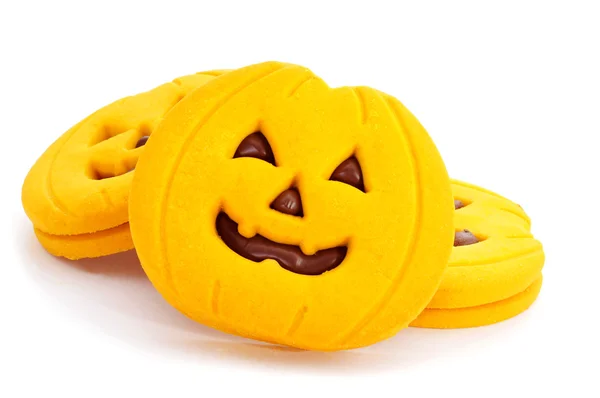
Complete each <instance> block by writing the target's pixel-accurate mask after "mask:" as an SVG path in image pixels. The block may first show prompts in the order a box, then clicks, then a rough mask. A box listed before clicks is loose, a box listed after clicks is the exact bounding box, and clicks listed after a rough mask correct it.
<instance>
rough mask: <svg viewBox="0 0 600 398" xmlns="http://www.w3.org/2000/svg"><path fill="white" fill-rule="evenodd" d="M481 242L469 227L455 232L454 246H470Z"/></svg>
mask: <svg viewBox="0 0 600 398" xmlns="http://www.w3.org/2000/svg"><path fill="white" fill-rule="evenodd" d="M475 243H479V239H477V237H476V236H475V235H473V233H471V231H469V230H468V229H465V230H462V231H457V232H455V233H454V246H455V247H456V246H468V245H473V244H475Z"/></svg>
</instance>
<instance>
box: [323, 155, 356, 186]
mask: <svg viewBox="0 0 600 398" xmlns="http://www.w3.org/2000/svg"><path fill="white" fill-rule="evenodd" d="M329 179H330V180H331V181H339V182H343V183H345V184H348V185H352V186H353V187H354V188H356V189H360V190H361V191H363V192H365V183H364V182H363V174H362V169H361V168H360V163H358V159H356V158H355V157H354V156H352V157H351V158H348V159H346V160H344V161H343V162H342V163H341V164H340V165H339V166H338V167H337V168H336V169H335V170H334V171H333V174H331V177H329Z"/></svg>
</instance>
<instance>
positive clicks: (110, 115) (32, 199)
mask: <svg viewBox="0 0 600 398" xmlns="http://www.w3.org/2000/svg"><path fill="white" fill-rule="evenodd" d="M222 73H223V71H211V72H202V73H198V74H195V75H189V76H184V77H181V78H178V79H175V80H174V81H172V82H170V83H167V84H163V85H161V86H159V87H157V88H155V89H153V90H151V91H148V92H145V93H141V94H138V95H135V96H131V97H126V98H123V99H121V100H119V101H116V102H114V103H112V104H110V105H108V106H106V107H104V108H102V109H100V110H98V111H96V112H95V113H93V114H92V115H90V116H88V117H87V118H86V119H84V120H83V121H81V122H80V123H78V124H77V125H75V126H74V127H72V128H71V129H70V130H69V131H67V132H66V133H65V134H63V135H62V136H61V137H60V138H59V139H58V140H57V141H56V142H54V143H53V144H52V145H51V146H50V147H49V148H48V149H47V150H46V152H44V154H43V155H42V156H41V157H40V158H39V159H38V160H37V162H36V163H35V164H34V166H33V167H32V168H31V170H30V171H29V173H28V175H27V177H26V178H25V182H24V184H23V191H22V202H23V207H24V209H25V212H26V213H27V216H28V217H29V219H30V220H31V221H32V223H33V225H34V228H35V233H36V236H37V237H38V239H39V241H40V242H41V243H42V245H43V246H44V248H46V250H48V251H49V252H50V253H52V254H54V255H57V256H63V257H67V258H70V259H77V258H82V257H99V256H103V255H107V254H112V253H117V252H120V251H125V250H129V249H132V248H133V242H132V240H131V236H130V233H129V225H128V215H127V204H128V197H129V188H130V185H131V180H132V178H133V173H130V171H133V169H134V168H135V166H136V163H137V159H138V157H139V155H140V153H141V152H142V151H143V146H144V144H145V143H146V140H147V139H148V136H150V135H151V134H152V131H153V130H154V129H155V127H156V125H157V123H158V122H159V121H160V120H161V119H162V118H163V116H164V115H165V114H166V113H167V112H168V111H169V110H170V109H171V108H172V107H173V105H175V104H176V103H177V102H179V101H180V100H181V99H182V98H183V97H184V96H185V95H186V94H187V93H189V92H190V91H192V90H193V89H195V88H197V87H199V86H201V85H202V84H204V83H206V82H207V81H209V80H212V79H213V78H214V76H217V75H220V74H222Z"/></svg>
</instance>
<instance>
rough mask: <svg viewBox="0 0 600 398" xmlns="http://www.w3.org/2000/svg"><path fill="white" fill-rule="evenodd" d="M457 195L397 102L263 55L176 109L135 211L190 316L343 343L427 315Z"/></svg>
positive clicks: (164, 279) (312, 342)
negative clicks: (336, 83) (337, 85)
mask: <svg viewBox="0 0 600 398" xmlns="http://www.w3.org/2000/svg"><path fill="white" fill-rule="evenodd" d="M451 201H452V193H451V189H450V182H449V179H448V177H447V173H446V170H445V167H444V164H443V162H442V159H441V158H440V156H439V154H438V152H437V149H436V148H435V146H434V144H433V142H432V141H431V139H430V137H429V136H428V134H427V132H426V131H425V130H424V129H423V127H422V126H421V125H420V124H419V122H418V121H417V119H415V117H414V116H413V115H412V114H411V113H410V112H409V111H408V110H407V109H406V108H405V107H404V106H403V105H402V104H401V103H400V102H398V101H397V100H396V99H394V98H392V97H390V96H388V95H386V94H384V93H381V92H379V91H376V90H374V89H371V88H367V87H357V88H351V87H343V88H336V89H332V88H330V87H328V86H327V85H326V84H325V83H324V82H323V80H321V79H320V78H318V77H317V76H315V75H314V74H313V73H312V72H311V71H310V70H308V69H306V68H303V67H300V66H296V65H289V64H282V63H277V62H267V63H263V64H258V65H253V66H249V67H246V68H242V69H239V70H236V71H233V72H230V73H228V74H227V75H224V76H221V77H220V78H219V79H215V80H213V81H211V82H209V83H207V84H206V85H204V86H202V87H201V88H199V89H198V90H196V91H194V92H193V93H192V94H190V95H189V96H188V97H186V98H185V99H183V100H182V101H181V102H180V103H179V104H178V105H177V106H176V107H174V108H173V110H172V111H171V112H170V113H169V115H168V116H167V117H166V118H165V120H164V122H163V123H161V125H160V127H159V128H158V129H157V131H156V132H155V135H154V136H153V138H152V140H151V141H150V142H149V143H148V145H147V147H146V150H145V152H144V153H143V154H142V156H141V157H140V161H139V163H138V167H137V170H136V176H135V179H134V181H133V185H132V190H131V201H130V206H129V209H130V223H131V230H132V235H133V240H134V242H135V245H136V250H137V252H138V255H139V257H140V260H141V263H142V265H143V267H144V269H145V271H146V273H147V274H148V276H149V278H150V279H151V281H152V282H153V284H154V286H155V287H156V288H157V289H158V290H159V291H160V292H161V293H162V295H163V296H164V297H165V298H166V299H167V300H168V301H169V302H170V303H171V304H172V305H174V306H175V307H176V308H178V309H179V310H180V311H182V312H183V313H185V314H186V315H187V316H189V317H190V318H192V319H195V320H197V321H199V322H202V323H204V324H206V325H209V326H212V327H215V328H218V329H221V330H223V331H226V332H229V333H234V334H238V335H241V336H246V337H251V338H255V339H259V340H264V341H269V342H274V343H280V344H285V345H289V346H295V347H299V348H304V349H315V350H340V349H348V348H353V347H360V346H365V345H368V344H372V343H375V342H377V341H379V340H382V339H385V338H388V337H390V336H392V335H393V334H395V333H396V332H397V331H398V330H400V329H401V328H403V327H405V326H407V325H408V323H409V322H410V321H411V320H413V319H414V318H415V317H416V316H417V315H418V313H420V311H421V310H422V309H423V308H425V305H426V304H427V302H429V300H430V299H431V297H432V296H433V294H434V292H435V290H436V288H437V286H438V284H439V282H440V280H441V277H442V274H443V271H444V269H445V268H446V265H447V261H448V258H449V255H450V251H451V249H452V238H453V234H454V227H453V221H452V218H453V209H452V205H451Z"/></svg>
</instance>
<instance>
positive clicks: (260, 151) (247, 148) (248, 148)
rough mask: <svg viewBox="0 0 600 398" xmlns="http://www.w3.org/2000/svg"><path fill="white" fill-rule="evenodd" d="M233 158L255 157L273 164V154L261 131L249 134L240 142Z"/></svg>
mask: <svg viewBox="0 0 600 398" xmlns="http://www.w3.org/2000/svg"><path fill="white" fill-rule="evenodd" d="M233 158H234V159H235V158H256V159H260V160H264V161H265V162H268V163H271V164H272V165H273V166H275V156H274V155H273V150H272V149H271V145H269V141H267V138H266V137H265V136H264V135H263V134H262V133H261V132H256V133H252V134H250V135H249V136H248V137H246V138H244V140H243V141H242V142H241V143H240V145H239V146H238V148H237V150H236V151H235V154H234V155H233Z"/></svg>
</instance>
